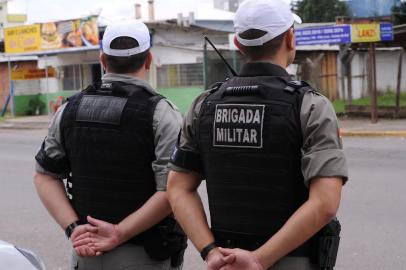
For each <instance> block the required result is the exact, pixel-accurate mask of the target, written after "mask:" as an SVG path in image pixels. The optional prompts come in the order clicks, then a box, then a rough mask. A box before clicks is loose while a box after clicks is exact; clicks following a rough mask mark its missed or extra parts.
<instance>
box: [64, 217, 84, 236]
mask: <svg viewBox="0 0 406 270" xmlns="http://www.w3.org/2000/svg"><path fill="white" fill-rule="evenodd" d="M79 225H83V223H82V222H80V221H79V220H76V221H75V222H72V223H71V224H69V225H68V227H66V229H65V235H66V237H67V238H68V239H69V238H70V236H71V235H72V233H73V230H74V229H75V228H76V227H77V226H79Z"/></svg>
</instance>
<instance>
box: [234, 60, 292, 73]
mask: <svg viewBox="0 0 406 270" xmlns="http://www.w3.org/2000/svg"><path fill="white" fill-rule="evenodd" d="M239 76H241V77H256V76H275V77H289V74H288V72H287V71H286V69H284V68H283V67H281V66H279V65H276V64H273V63H270V62H248V63H246V64H244V65H243V66H242V69H241V71H240V74H239Z"/></svg>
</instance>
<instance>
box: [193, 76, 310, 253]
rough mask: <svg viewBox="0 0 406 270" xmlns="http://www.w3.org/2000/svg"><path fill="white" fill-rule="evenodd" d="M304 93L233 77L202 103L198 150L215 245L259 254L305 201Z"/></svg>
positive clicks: (277, 80)
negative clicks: (220, 242)
mask: <svg viewBox="0 0 406 270" xmlns="http://www.w3.org/2000/svg"><path fill="white" fill-rule="evenodd" d="M291 85H292V84H291ZM300 88H301V87H295V85H294V84H293V87H291V86H288V83H287V81H286V80H285V79H283V78H281V77H271V76H261V77H234V78H232V79H231V80H229V81H227V82H226V83H224V84H223V85H222V86H221V87H220V88H219V90H217V91H215V92H214V93H212V94H210V95H209V96H208V97H207V98H206V100H205V101H204V103H203V105H202V108H201V111H200V115H199V123H198V131H197V133H198V142H199V144H198V145H199V150H200V153H201V158H202V162H203V171H204V176H205V177H206V180H207V191H208V197H209V205H210V215H211V225H212V230H213V232H214V234H215V236H216V240H218V239H220V240H227V241H228V240H229V241H233V239H234V240H236V239H237V240H239V241H244V240H247V241H248V242H250V241H251V242H252V240H255V243H254V245H249V248H252V249H254V248H257V247H259V246H260V245H262V244H263V243H264V242H266V241H267V240H268V239H269V238H270V237H271V236H272V235H273V234H275V233H276V232H277V231H278V230H279V229H280V228H281V227H282V226H283V225H284V224H285V222H286V221H287V220H288V219H289V217H290V216H291V215H292V214H293V213H294V212H295V211H296V210H297V209H298V208H299V207H300V206H301V205H302V204H303V203H304V202H305V201H306V200H307V198H308V190H307V188H306V187H305V185H304V181H303V175H302V172H301V146H302V133H301V126H300V107H301V102H302V99H303V94H304V89H300ZM236 247H241V245H238V242H237V244H236ZM245 248H247V247H245Z"/></svg>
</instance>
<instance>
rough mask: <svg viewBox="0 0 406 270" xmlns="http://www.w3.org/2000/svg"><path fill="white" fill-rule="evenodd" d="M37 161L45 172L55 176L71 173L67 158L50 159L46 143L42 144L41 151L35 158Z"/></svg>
mask: <svg viewBox="0 0 406 270" xmlns="http://www.w3.org/2000/svg"><path fill="white" fill-rule="evenodd" d="M35 160H36V161H37V162H38V164H39V165H41V167H42V168H44V169H45V170H47V171H49V172H51V173H54V174H64V173H69V170H70V169H69V161H68V159H67V158H66V157H63V158H57V159H55V158H50V157H49V156H48V155H47V153H46V152H45V142H43V143H42V146H41V149H40V150H39V151H38V153H37V155H36V156H35Z"/></svg>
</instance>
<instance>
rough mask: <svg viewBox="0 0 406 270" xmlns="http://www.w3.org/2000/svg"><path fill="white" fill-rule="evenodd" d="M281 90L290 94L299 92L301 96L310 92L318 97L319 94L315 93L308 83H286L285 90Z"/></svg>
mask: <svg viewBox="0 0 406 270" xmlns="http://www.w3.org/2000/svg"><path fill="white" fill-rule="evenodd" d="M283 90H284V91H286V92H290V93H295V92H299V93H301V94H304V93H305V92H307V91H311V92H314V93H315V94H317V95H319V92H317V91H316V90H315V89H314V88H313V87H312V86H311V85H310V84H309V83H307V82H305V81H288V82H287V85H286V87H285V89H283Z"/></svg>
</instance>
